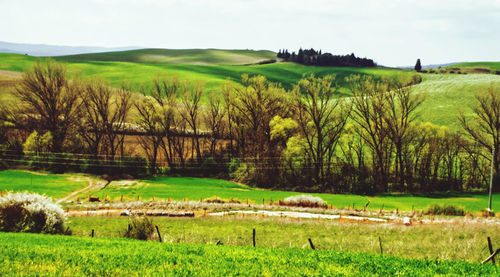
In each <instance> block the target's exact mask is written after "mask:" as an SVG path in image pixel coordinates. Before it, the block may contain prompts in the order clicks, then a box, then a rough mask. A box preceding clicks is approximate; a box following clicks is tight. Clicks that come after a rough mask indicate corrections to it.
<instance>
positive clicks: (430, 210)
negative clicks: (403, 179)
mask: <svg viewBox="0 0 500 277" xmlns="http://www.w3.org/2000/svg"><path fill="white" fill-rule="evenodd" d="M425 214H431V215H459V216H464V215H465V210H464V208H463V207H460V206H455V205H446V204H443V205H441V204H433V205H430V206H429V207H427V209H426V210H425Z"/></svg>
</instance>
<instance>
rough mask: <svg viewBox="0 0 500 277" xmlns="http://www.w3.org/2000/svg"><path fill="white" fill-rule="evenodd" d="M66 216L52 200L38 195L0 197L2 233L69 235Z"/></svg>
mask: <svg viewBox="0 0 500 277" xmlns="http://www.w3.org/2000/svg"><path fill="white" fill-rule="evenodd" d="M65 220H66V216H65V215H64V211H63V210H62V208H61V206H60V205H58V204H55V203H54V202H52V199H50V198H48V197H46V196H42V195H39V194H36V193H27V192H24V193H8V194H7V195H5V196H2V197H0V231H4V232H30V233H48V234H69V229H68V230H66V231H65V230H64V221H65Z"/></svg>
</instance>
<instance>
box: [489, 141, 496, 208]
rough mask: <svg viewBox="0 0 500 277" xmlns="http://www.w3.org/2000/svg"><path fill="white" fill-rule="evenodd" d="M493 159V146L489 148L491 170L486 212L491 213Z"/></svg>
mask: <svg viewBox="0 0 500 277" xmlns="http://www.w3.org/2000/svg"><path fill="white" fill-rule="evenodd" d="M494 158H495V145H493V147H492V148H491V169H490V201H489V204H488V212H492V210H491V198H492V190H493V161H494Z"/></svg>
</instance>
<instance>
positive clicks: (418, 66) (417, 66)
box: [415, 59, 422, 72]
mask: <svg viewBox="0 0 500 277" xmlns="http://www.w3.org/2000/svg"><path fill="white" fill-rule="evenodd" d="M415 70H416V71H417V72H420V70H422V65H421V64H420V59H417V63H416V64H415Z"/></svg>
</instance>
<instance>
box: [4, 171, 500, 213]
mask: <svg viewBox="0 0 500 277" xmlns="http://www.w3.org/2000/svg"><path fill="white" fill-rule="evenodd" d="M80 176H82V175H81V174H75V175H71V174H63V175H58V174H43V175H40V174H37V173H29V172H25V171H19V170H5V171H0V190H2V191H31V192H37V193H45V194H46V195H48V196H51V197H55V198H60V197H62V196H64V195H67V194H68V193H70V192H72V191H74V190H77V189H79V188H81V187H83V186H86V185H87V184H88V181H84V180H83V179H82V178H79V177H80ZM298 194H301V193H299V192H289V191H273V190H264V189H259V188H254V187H249V186H245V185H241V184H236V183H234V182H230V181H226V180H218V179H209V178H191V177H156V178H153V179H148V180H139V181H130V180H125V181H113V182H111V183H110V184H109V185H108V186H107V187H106V188H104V189H102V190H99V191H90V192H86V191H83V192H81V193H79V194H78V197H79V198H80V199H86V198H87V197H88V196H89V195H94V196H98V197H100V198H101V199H105V198H109V199H111V200H115V201H119V200H120V199H121V197H122V196H123V198H124V199H125V200H136V199H137V198H138V197H140V199H141V200H151V199H152V198H153V197H154V198H155V199H163V200H167V199H171V200H177V201H182V200H184V199H185V200H192V201H200V200H204V199H206V198H210V197H218V198H222V199H231V198H234V199H239V200H240V201H241V202H243V203H246V201H247V200H248V201H249V202H251V203H256V204H262V201H263V200H264V202H265V203H266V204H268V203H269V202H270V201H274V202H277V201H278V200H281V199H284V198H286V197H288V196H292V195H298ZM311 195H315V196H319V197H321V198H322V199H324V200H325V201H326V202H327V203H328V204H329V205H333V207H335V208H348V207H350V208H352V206H353V204H354V208H355V209H362V208H363V207H364V206H365V205H366V203H367V202H368V201H370V204H369V206H368V209H369V210H379V209H381V208H383V209H384V210H396V209H399V210H400V211H412V210H422V209H425V208H426V207H427V206H429V205H430V204H437V203H439V204H452V205H459V206H463V207H464V208H465V209H466V210H468V211H471V212H479V211H481V210H482V209H485V208H486V207H487V206H488V195H487V194H484V193H483V194H479V193H456V194H453V193H443V194H427V195H420V196H414V195H376V196H362V195H350V194H328V193H312V194H311ZM499 199H500V194H495V195H494V197H493V209H494V210H496V211H498V210H500V202H499V201H500V200H499Z"/></svg>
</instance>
